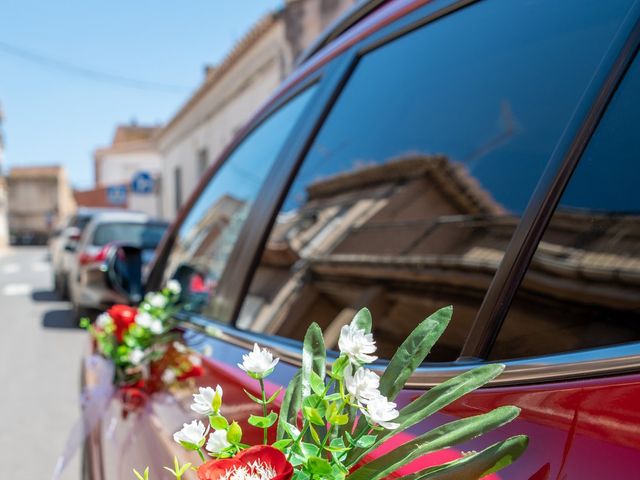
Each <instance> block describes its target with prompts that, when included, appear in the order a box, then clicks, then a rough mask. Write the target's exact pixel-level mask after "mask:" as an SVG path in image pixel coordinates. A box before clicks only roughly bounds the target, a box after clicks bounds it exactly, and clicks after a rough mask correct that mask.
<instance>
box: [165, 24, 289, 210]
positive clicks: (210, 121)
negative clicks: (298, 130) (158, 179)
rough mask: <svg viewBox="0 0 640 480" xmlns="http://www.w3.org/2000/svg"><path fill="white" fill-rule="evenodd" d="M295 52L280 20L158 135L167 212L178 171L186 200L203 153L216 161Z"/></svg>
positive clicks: (171, 205)
mask: <svg viewBox="0 0 640 480" xmlns="http://www.w3.org/2000/svg"><path fill="white" fill-rule="evenodd" d="M290 57H291V55H290V53H289V50H288V45H287V43H286V40H285V36H284V26H283V25H282V22H278V23H276V24H274V25H272V26H271V27H270V29H269V30H268V31H267V32H265V33H264V34H263V35H262V37H261V38H260V39H259V40H258V41H257V42H256V43H255V44H254V45H252V47H251V48H250V50H248V51H247V52H245V54H244V55H243V56H242V57H241V58H239V59H238V60H237V61H236V63H235V64H234V65H233V66H232V67H231V69H230V70H229V71H227V72H226V73H225V74H224V76H223V77H222V78H220V79H218V81H217V82H216V84H215V85H214V86H213V87H212V88H210V89H209V91H207V92H206V94H205V95H204V96H203V97H202V98H201V99H200V101H199V102H197V103H196V104H195V105H193V106H192V107H191V108H190V110H188V111H187V112H186V114H185V115H183V116H182V118H180V119H179V120H178V121H177V122H175V124H173V125H170V126H169V127H168V128H166V129H165V130H164V131H163V132H162V134H161V135H160V137H159V140H158V148H159V150H160V152H161V154H162V158H163V165H162V178H163V182H162V215H163V217H165V218H167V219H173V218H174V217H175V215H176V213H177V210H176V208H175V195H176V194H175V178H174V177H175V169H176V167H178V166H179V167H181V169H182V200H183V202H184V201H186V200H187V199H188V198H189V195H190V193H191V192H192V190H193V189H194V188H195V187H196V185H197V184H198V181H199V180H200V172H199V171H198V170H199V169H198V154H199V152H200V151H201V150H202V149H203V148H206V149H207V150H208V158H209V164H211V163H212V162H213V161H215V160H216V159H217V158H218V156H219V155H220V153H221V152H222V151H223V150H224V148H225V147H226V145H227V144H228V143H229V142H230V141H231V140H232V139H233V137H234V134H235V133H236V132H237V131H238V130H239V129H240V128H242V127H243V126H244V125H245V124H246V123H247V122H248V121H249V120H250V118H251V117H252V115H254V114H255V113H256V110H257V109H258V107H259V106H260V105H261V104H262V103H264V102H265V101H266V100H267V98H268V97H269V95H270V94H271V93H272V92H273V91H274V90H275V88H276V87H277V86H278V85H279V84H280V82H281V81H282V79H283V77H284V75H285V73H286V72H287V71H289V70H290V64H291V58H290Z"/></svg>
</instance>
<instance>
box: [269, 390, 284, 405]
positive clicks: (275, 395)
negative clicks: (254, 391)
mask: <svg viewBox="0 0 640 480" xmlns="http://www.w3.org/2000/svg"><path fill="white" fill-rule="evenodd" d="M281 391H282V387H280V388H278V389H277V390H276V391H275V392H274V393H273V395H271V396H270V397H269V398H267V402H266V403H271V402H273V401H274V400H275V399H276V398H277V397H278V395H279V394H280V392H281Z"/></svg>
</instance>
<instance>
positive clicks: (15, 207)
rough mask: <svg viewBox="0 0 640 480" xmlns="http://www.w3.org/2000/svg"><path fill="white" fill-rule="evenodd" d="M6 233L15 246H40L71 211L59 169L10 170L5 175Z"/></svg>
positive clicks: (70, 194)
mask: <svg viewBox="0 0 640 480" xmlns="http://www.w3.org/2000/svg"><path fill="white" fill-rule="evenodd" d="M7 191H8V206H9V231H10V234H11V237H12V239H13V241H14V242H15V243H43V242H45V241H46V240H47V239H48V237H49V235H50V234H51V233H52V231H53V230H54V229H55V228H56V227H60V226H62V225H63V224H64V223H65V222H66V220H67V219H68V218H69V217H70V216H71V215H72V214H73V213H74V212H75V208H76V204H75V200H74V198H73V191H72V189H71V186H70V184H69V181H68V179H67V176H66V174H65V171H64V168H62V167H60V166H46V167H13V168H12V169H11V171H10V172H9V175H7Z"/></svg>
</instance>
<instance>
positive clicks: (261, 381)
mask: <svg viewBox="0 0 640 480" xmlns="http://www.w3.org/2000/svg"><path fill="white" fill-rule="evenodd" d="M260 392H261V393H262V414H263V416H264V417H265V418H266V416H267V397H266V395H265V392H264V380H263V379H262V378H261V379H260ZM267 431H268V428H267V427H264V444H265V445H266V444H267V441H268V438H267Z"/></svg>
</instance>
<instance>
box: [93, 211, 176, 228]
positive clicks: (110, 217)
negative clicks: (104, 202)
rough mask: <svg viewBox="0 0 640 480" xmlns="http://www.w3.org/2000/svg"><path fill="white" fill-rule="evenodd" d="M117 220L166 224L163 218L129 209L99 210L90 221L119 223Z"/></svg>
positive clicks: (94, 222)
mask: <svg viewBox="0 0 640 480" xmlns="http://www.w3.org/2000/svg"><path fill="white" fill-rule="evenodd" d="M119 222H130V223H160V224H166V223H167V222H166V221H164V220H157V219H154V218H153V217H151V216H149V215H147V214H146V213H142V212H129V211H110V212H100V213H96V214H95V216H94V217H93V219H92V220H91V223H93V224H94V225H95V224H100V223H119Z"/></svg>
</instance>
